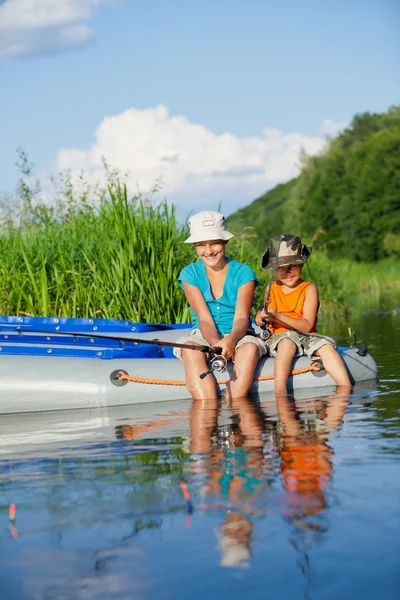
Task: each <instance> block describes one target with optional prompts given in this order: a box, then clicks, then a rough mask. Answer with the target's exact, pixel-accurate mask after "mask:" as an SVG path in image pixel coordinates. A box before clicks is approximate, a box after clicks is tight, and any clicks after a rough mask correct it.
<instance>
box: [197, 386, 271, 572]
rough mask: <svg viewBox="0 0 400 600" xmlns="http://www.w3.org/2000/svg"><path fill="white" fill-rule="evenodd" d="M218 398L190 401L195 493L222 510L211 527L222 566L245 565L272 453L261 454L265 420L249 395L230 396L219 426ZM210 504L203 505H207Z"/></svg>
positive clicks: (266, 488)
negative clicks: (196, 479)
mask: <svg viewBox="0 0 400 600" xmlns="http://www.w3.org/2000/svg"><path fill="white" fill-rule="evenodd" d="M218 408H219V407H218V402H217V401H212V402H209V401H199V400H196V401H194V402H193V405H192V409H191V413H190V435H191V439H190V451H191V452H192V456H193V460H194V467H193V468H194V471H195V472H197V474H198V475H200V476H201V478H202V480H203V481H202V483H201V486H200V494H201V495H202V496H203V498H208V499H212V500H213V501H214V506H216V505H218V502H219V503H220V505H221V507H223V508H224V509H225V510H224V511H221V512H225V514H224V517H223V520H222V522H221V523H220V524H219V525H218V526H217V528H216V535H217V538H218V546H219V549H220V552H221V563H220V564H221V566H224V567H225V566H226V567H232V566H238V567H239V566H247V565H248V561H249V559H250V557H251V554H252V549H251V537H252V534H253V528H254V525H253V522H254V519H255V518H257V517H258V518H259V516H260V511H259V510H257V509H256V508H255V506H254V505H255V503H256V501H257V500H258V501H259V499H260V497H261V496H262V495H263V494H265V493H266V492H267V491H268V489H269V487H270V483H271V480H272V476H273V464H272V460H271V456H270V455H268V453H264V446H265V436H264V434H265V431H266V425H265V419H264V416H263V414H262V412H261V410H260V409H259V407H258V405H256V404H255V403H254V402H252V401H251V400H249V399H248V398H239V399H234V400H232V403H231V405H230V409H231V411H232V417H231V421H230V423H228V424H222V425H218ZM209 506H210V504H208V505H207V504H206V505H203V508H204V507H206V508H207V507H209Z"/></svg>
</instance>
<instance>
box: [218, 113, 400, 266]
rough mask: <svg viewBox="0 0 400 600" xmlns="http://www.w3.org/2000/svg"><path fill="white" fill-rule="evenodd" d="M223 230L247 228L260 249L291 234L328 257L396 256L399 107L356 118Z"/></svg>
mask: <svg viewBox="0 0 400 600" xmlns="http://www.w3.org/2000/svg"><path fill="white" fill-rule="evenodd" d="M228 224H229V228H230V229H231V230H232V231H234V232H235V233H239V232H240V231H242V230H244V228H245V227H248V226H250V225H251V226H252V227H254V233H255V234H256V235H257V240H258V243H259V246H260V249H262V248H264V247H265V246H266V244H267V243H268V240H269V238H270V237H273V236H275V235H279V234H281V233H296V234H300V235H301V236H302V237H303V238H304V241H305V242H306V243H308V244H311V245H312V246H313V247H314V248H328V249H329V253H330V254H331V255H333V256H335V255H336V256H347V257H349V258H352V259H355V260H357V261H376V260H379V259H381V258H384V257H386V256H390V255H397V256H400V106H397V107H391V108H390V109H389V111H388V112H386V113H383V114H370V113H364V114H358V115H356V116H355V117H354V118H353V121H352V123H351V125H350V127H349V128H348V129H346V130H344V131H343V132H342V133H341V134H340V135H338V136H337V137H336V138H334V139H332V140H330V141H329V142H328V147H327V150H326V152H325V153H324V154H323V155H321V156H315V157H305V158H304V160H303V168H302V171H301V173H300V175H299V176H298V177H297V178H295V179H292V180H291V181H288V182H287V183H284V184H281V185H278V186H276V187H275V188H273V189H272V190H270V191H268V192H267V193H266V194H264V195H263V196H261V197H260V198H258V199H257V200H255V201H254V202H252V204H250V205H249V206H247V207H245V208H243V209H241V210H239V211H238V212H236V213H235V214H233V215H232V216H230V217H229V219H228ZM246 231H248V230H246Z"/></svg>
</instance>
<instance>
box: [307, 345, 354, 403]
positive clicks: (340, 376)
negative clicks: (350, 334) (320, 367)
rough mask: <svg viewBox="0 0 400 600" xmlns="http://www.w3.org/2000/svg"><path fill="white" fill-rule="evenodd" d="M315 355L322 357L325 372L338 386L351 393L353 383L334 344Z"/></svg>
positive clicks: (321, 349)
mask: <svg viewBox="0 0 400 600" xmlns="http://www.w3.org/2000/svg"><path fill="white" fill-rule="evenodd" d="M315 354H316V355H317V356H320V357H321V359H322V362H323V364H324V369H325V371H326V372H327V373H329V375H330V376H331V377H332V378H333V379H334V380H335V382H336V384H337V385H340V386H345V387H346V388H348V390H347V392H346V390H343V391H344V392H345V393H349V392H350V390H351V381H350V378H349V375H348V373H347V369H346V367H345V365H344V362H343V360H342V358H341V356H340V354H339V352H338V351H337V350H336V348H335V347H334V346H332V344H326V345H325V346H322V348H320V349H319V350H317V351H316V352H315Z"/></svg>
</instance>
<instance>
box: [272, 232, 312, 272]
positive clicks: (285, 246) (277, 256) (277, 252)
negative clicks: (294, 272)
mask: <svg viewBox="0 0 400 600" xmlns="http://www.w3.org/2000/svg"><path fill="white" fill-rule="evenodd" d="M311 252H312V248H308V247H307V246H305V245H304V244H303V243H302V241H301V239H300V238H299V236H298V235H291V234H290V233H284V234H282V235H278V236H277V237H274V238H272V240H271V241H270V243H269V248H268V250H267V251H266V252H264V254H263V257H262V261H261V266H262V268H263V269H271V267H283V266H285V265H304V263H305V262H307V260H308V259H309V258H310V255H311Z"/></svg>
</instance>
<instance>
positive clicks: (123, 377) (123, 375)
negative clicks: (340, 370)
mask: <svg viewBox="0 0 400 600" xmlns="http://www.w3.org/2000/svg"><path fill="white" fill-rule="evenodd" d="M321 369H323V366H322V363H320V362H319V361H315V362H312V363H311V365H308V367H302V368H301V369H293V371H291V373H290V375H302V374H303V373H308V372H309V371H321ZM114 373H115V371H114ZM117 373H118V380H119V381H121V382H122V381H126V382H128V381H132V382H133V383H144V384H148V385H181V386H182V385H186V381H181V380H179V379H151V378H149V377H135V376H133V375H128V373H127V372H126V371H122V370H121V371H117ZM272 379H274V375H260V376H259V377H254V379H253V381H268V380H272ZM217 383H218V384H219V385H226V384H227V383H229V379H227V380H225V381H217Z"/></svg>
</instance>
